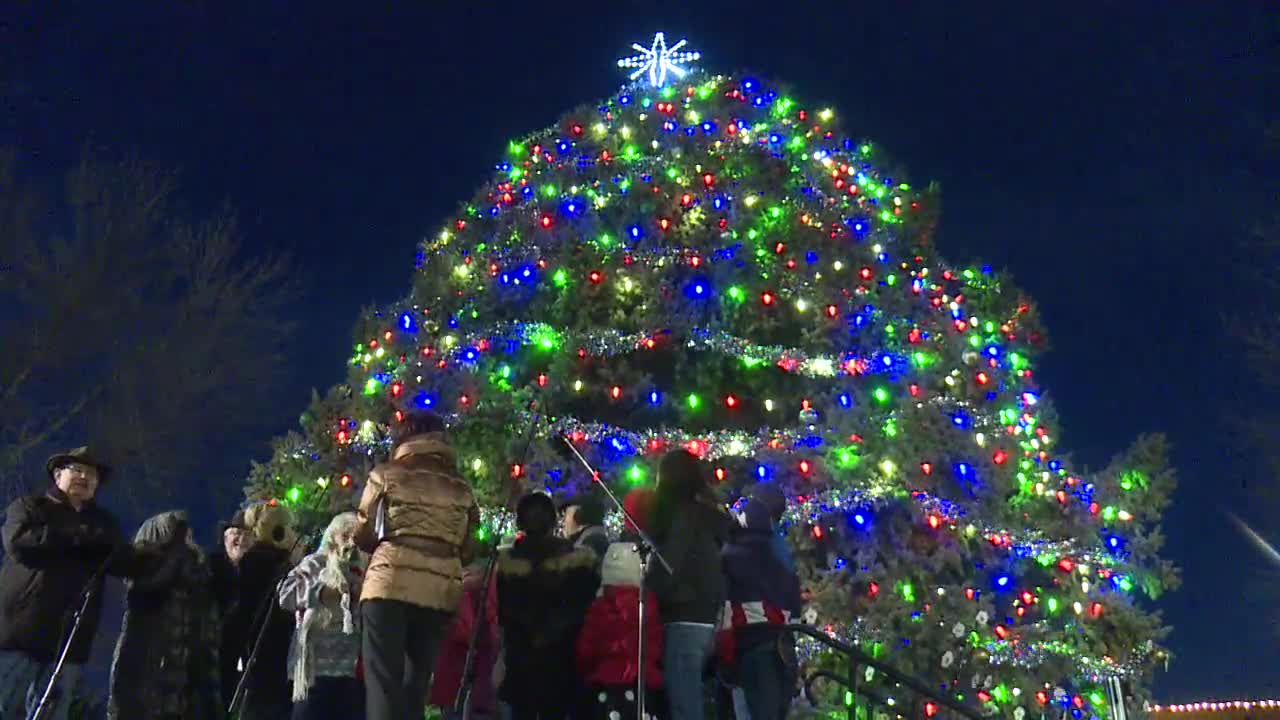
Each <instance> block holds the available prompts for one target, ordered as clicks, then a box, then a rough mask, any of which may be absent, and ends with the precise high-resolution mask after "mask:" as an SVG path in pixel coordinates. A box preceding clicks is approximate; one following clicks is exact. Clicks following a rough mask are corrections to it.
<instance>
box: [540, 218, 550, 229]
mask: <svg viewBox="0 0 1280 720" xmlns="http://www.w3.org/2000/svg"><path fill="white" fill-rule="evenodd" d="M542 227H544V228H549V227H551V216H550V215H543V216H542Z"/></svg>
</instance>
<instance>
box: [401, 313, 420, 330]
mask: <svg viewBox="0 0 1280 720" xmlns="http://www.w3.org/2000/svg"><path fill="white" fill-rule="evenodd" d="M400 329H401V330H403V331H405V332H407V333H416V332H418V323H416V322H414V319H413V314H412V313H405V314H403V315H401V316H400Z"/></svg>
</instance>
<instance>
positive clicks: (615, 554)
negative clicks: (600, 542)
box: [600, 542, 641, 588]
mask: <svg viewBox="0 0 1280 720" xmlns="http://www.w3.org/2000/svg"><path fill="white" fill-rule="evenodd" d="M640 572H641V567H640V553H638V552H636V545H635V543H629V542H616V543H610V544H609V549H608V550H607V551H605V554H604V563H603V564H602V565H601V567H600V585H601V587H602V588H603V587H608V586H610V585H613V586H617V587H640Z"/></svg>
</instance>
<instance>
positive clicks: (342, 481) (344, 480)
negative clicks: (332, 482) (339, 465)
mask: <svg viewBox="0 0 1280 720" xmlns="http://www.w3.org/2000/svg"><path fill="white" fill-rule="evenodd" d="M338 484H339V485H341V486H342V487H351V476H350V475H343V476H342V477H340V478H338Z"/></svg>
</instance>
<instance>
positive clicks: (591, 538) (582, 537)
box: [569, 525, 609, 564]
mask: <svg viewBox="0 0 1280 720" xmlns="http://www.w3.org/2000/svg"><path fill="white" fill-rule="evenodd" d="M569 540H570V541H572V542H573V546H574V547H586V548H590V549H591V550H592V552H594V553H595V554H596V557H597V558H598V559H599V560H600V562H603V561H604V554H605V553H606V552H608V551H609V533H608V532H607V531H605V529H604V526H602V525H588V526H587V527H584V528H582V529H581V530H579V531H578V532H576V533H574V534H573V536H572V537H570V538H569ZM597 564H598V563H597Z"/></svg>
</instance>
